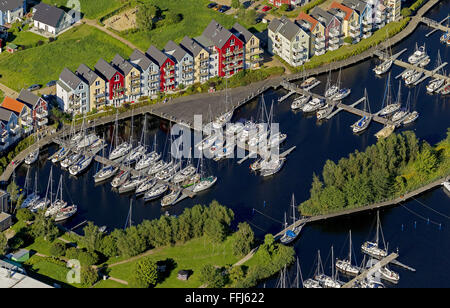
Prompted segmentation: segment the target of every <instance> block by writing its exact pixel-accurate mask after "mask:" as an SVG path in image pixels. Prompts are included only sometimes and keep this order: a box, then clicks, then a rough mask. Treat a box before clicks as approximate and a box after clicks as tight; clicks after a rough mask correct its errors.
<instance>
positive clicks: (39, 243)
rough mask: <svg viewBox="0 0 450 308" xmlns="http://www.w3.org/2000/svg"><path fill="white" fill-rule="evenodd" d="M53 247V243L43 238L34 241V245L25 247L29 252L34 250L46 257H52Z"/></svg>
mask: <svg viewBox="0 0 450 308" xmlns="http://www.w3.org/2000/svg"><path fill="white" fill-rule="evenodd" d="M51 246H52V243H50V242H49V241H46V240H44V239H43V238H40V237H38V238H37V239H35V240H34V242H33V244H31V245H29V246H27V247H25V249H28V250H34V251H37V252H39V253H41V254H44V255H46V256H50V255H51V254H50V247H51Z"/></svg>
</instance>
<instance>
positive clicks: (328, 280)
mask: <svg viewBox="0 0 450 308" xmlns="http://www.w3.org/2000/svg"><path fill="white" fill-rule="evenodd" d="M318 259H319V261H318V263H319V264H321V260H320V252H319V255H318ZM331 270H332V274H331V277H330V276H327V275H325V274H324V273H323V269H322V271H321V272H320V267H319V265H318V274H317V275H316V276H315V277H314V279H315V280H317V281H318V282H319V283H320V284H321V285H322V286H323V287H325V288H333V289H338V288H340V287H342V285H343V284H342V283H341V282H339V281H338V280H337V278H336V275H335V271H334V252H333V246H331Z"/></svg>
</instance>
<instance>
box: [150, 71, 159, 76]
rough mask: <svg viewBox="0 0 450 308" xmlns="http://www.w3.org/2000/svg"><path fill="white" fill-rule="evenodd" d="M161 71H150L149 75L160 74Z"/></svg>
mask: <svg viewBox="0 0 450 308" xmlns="http://www.w3.org/2000/svg"><path fill="white" fill-rule="evenodd" d="M159 74H160V72H159V71H150V72H149V75H150V76H159Z"/></svg>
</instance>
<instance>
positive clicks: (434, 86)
mask: <svg viewBox="0 0 450 308" xmlns="http://www.w3.org/2000/svg"><path fill="white" fill-rule="evenodd" d="M441 65H442V60H441V53H440V51H439V50H438V55H437V60H436V67H439V66H441ZM436 73H437V74H442V75H445V74H444V72H443V70H442V69H440V70H439V71H438V72H436ZM444 83H445V80H444V79H441V78H434V79H433V80H431V81H430V82H429V83H428V85H427V87H426V88H427V92H428V93H433V92H434V91H436V90H438V89H440V88H441V87H442V86H443V85H444Z"/></svg>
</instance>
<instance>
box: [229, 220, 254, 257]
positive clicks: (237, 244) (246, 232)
mask: <svg viewBox="0 0 450 308" xmlns="http://www.w3.org/2000/svg"><path fill="white" fill-rule="evenodd" d="M254 240H255V234H254V233H253V230H252V228H251V227H250V226H249V224H248V223H246V222H241V223H239V225H238V231H237V232H236V234H235V241H234V245H233V254H234V255H235V256H245V255H247V254H248V253H249V252H250V250H251V249H252V246H253V243H254Z"/></svg>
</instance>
